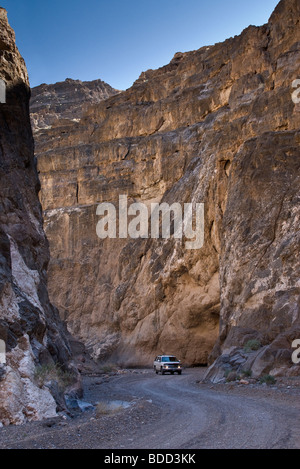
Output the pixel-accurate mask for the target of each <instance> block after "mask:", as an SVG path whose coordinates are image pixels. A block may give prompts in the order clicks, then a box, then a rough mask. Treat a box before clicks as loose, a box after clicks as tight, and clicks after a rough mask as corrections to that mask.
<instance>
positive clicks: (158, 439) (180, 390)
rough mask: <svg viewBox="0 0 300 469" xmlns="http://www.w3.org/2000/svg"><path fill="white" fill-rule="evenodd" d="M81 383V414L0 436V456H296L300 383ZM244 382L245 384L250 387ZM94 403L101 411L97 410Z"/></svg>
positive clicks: (101, 377)
mask: <svg viewBox="0 0 300 469" xmlns="http://www.w3.org/2000/svg"><path fill="white" fill-rule="evenodd" d="M106 371H108V370H102V372H101V374H99V373H98V374H96V373H93V374H91V375H85V376H84V379H83V384H84V397H83V400H84V401H85V402H88V403H89V404H92V405H93V406H91V407H90V408H89V409H88V410H86V411H85V412H82V413H80V414H76V413H74V415H73V416H72V418H71V417H70V416H65V415H64V416H63V415H62V416H60V417H59V418H57V419H50V420H45V421H43V422H34V423H30V424H25V425H21V426H10V427H5V428H2V429H1V430H0V448H1V449H7V448H10V449H13V448H16V449H48V448H49V449H55V448H59V449H68V448H70V449H78V448H84V449H85V448H86V449H89V448H92V449H97V448H101V449H195V448H299V446H300V425H299V423H298V418H297V415H299V410H300V403H299V402H300V400H299V397H300V379H299V378H289V379H288V380H287V379H279V380H277V382H276V384H275V385H272V386H269V385H266V384H264V385H262V384H259V382H254V381H253V382H250V383H249V384H247V385H246V384H240V383H239V382H226V383H221V384H211V383H204V382H203V376H204V374H205V371H206V369H205V368H194V369H186V370H185V371H184V373H183V375H182V376H168V375H166V376H160V375H158V376H157V375H155V374H154V373H153V371H152V370H149V369H148V370H144V369H143V370H119V371H109V372H108V373H107V372H106ZM250 381H251V380H250ZM99 403H100V404H99Z"/></svg>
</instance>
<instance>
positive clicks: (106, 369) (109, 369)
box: [100, 363, 118, 373]
mask: <svg viewBox="0 0 300 469" xmlns="http://www.w3.org/2000/svg"><path fill="white" fill-rule="evenodd" d="M100 369H101V371H102V372H103V373H113V372H116V371H117V370H118V367H117V365H114V364H113V363H105V365H101V366H100Z"/></svg>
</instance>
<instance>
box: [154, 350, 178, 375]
mask: <svg viewBox="0 0 300 469" xmlns="http://www.w3.org/2000/svg"><path fill="white" fill-rule="evenodd" d="M153 368H154V371H155V373H156V374H158V373H159V372H161V374H162V375H164V374H165V373H171V375H173V374H174V373H178V374H179V375H181V372H182V365H181V362H180V360H177V358H176V357H174V355H159V356H158V357H156V358H155V360H154V363H153Z"/></svg>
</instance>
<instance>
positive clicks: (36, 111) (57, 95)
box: [30, 78, 118, 132]
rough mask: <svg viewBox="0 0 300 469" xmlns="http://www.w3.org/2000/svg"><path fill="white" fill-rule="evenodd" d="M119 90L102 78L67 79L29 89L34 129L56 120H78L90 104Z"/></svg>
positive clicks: (46, 126)
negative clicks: (90, 79)
mask: <svg viewBox="0 0 300 469" xmlns="http://www.w3.org/2000/svg"><path fill="white" fill-rule="evenodd" d="M117 93H118V90H115V89H114V88H112V87H111V86H110V85H108V84H107V83H105V82H103V81H101V80H94V81H88V82H87V81H84V82H83V81H80V80H72V79H70V78H67V79H66V80H65V81H64V82H60V83H56V84H55V85H46V84H43V85H40V86H36V87H35V88H33V89H32V94H31V101H30V113H31V121H32V127H33V131H34V132H35V131H37V130H40V129H43V128H49V127H51V126H52V125H56V123H57V121H60V120H61V119H65V120H66V121H71V122H70V124H71V123H72V122H76V121H78V120H79V119H80V118H81V117H82V116H83V114H84V112H85V111H86V109H87V108H88V106H89V104H90V103H99V102H101V101H103V99H106V98H109V97H110V96H113V95H115V94H117Z"/></svg>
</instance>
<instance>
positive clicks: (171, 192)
mask: <svg viewBox="0 0 300 469" xmlns="http://www.w3.org/2000/svg"><path fill="white" fill-rule="evenodd" d="M299 17H300V4H299V1H298V0H282V1H281V2H280V3H279V5H278V6H277V8H276V10H275V11H274V13H273V14H272V16H271V18H270V20H269V22H268V24H266V25H264V26H261V27H254V26H250V27H249V28H247V29H246V30H245V31H243V32H242V34H241V35H240V36H237V37H234V38H231V39H228V40H227V41H225V42H224V43H220V44H216V45H214V46H210V47H203V48H201V49H199V50H197V51H194V52H189V53H177V54H176V55H175V57H174V58H173V60H172V61H171V62H170V64H169V65H167V66H165V67H162V68H161V69H159V70H148V71H147V72H144V73H142V75H141V76H140V78H139V79H138V80H137V81H136V83H135V84H134V85H133V86H132V88H130V89H129V90H127V91H125V92H122V93H119V94H117V95H115V96H113V97H110V98H108V99H106V100H105V101H103V102H101V103H98V104H95V105H91V106H89V108H88V109H87V110H86V112H85V115H84V116H83V117H82V119H81V120H80V121H79V122H73V123H72V125H69V124H66V123H65V122H64V121H63V120H60V121H57V122H56V124H55V126H53V127H52V128H48V129H44V130H39V131H38V132H37V133H36V134H35V138H36V155H37V158H38V168H39V172H40V178H41V184H42V192H41V200H42V205H43V209H44V213H45V229H46V233H47V236H48V238H49V240H50V246H51V263H50V274H49V275H50V278H49V288H50V292H51V299H52V301H53V302H54V303H55V304H56V306H58V308H59V310H60V311H61V313H62V316H63V318H64V319H66V321H67V323H68V327H69V329H70V330H71V331H72V333H73V334H75V335H76V336H77V337H79V338H80V339H82V340H83V341H84V342H85V344H87V345H88V346H89V347H90V349H91V350H92V351H93V354H94V357H97V358H99V359H104V358H107V357H109V358H110V359H111V360H118V361H119V362H123V363H126V364H130V363H134V364H149V363H151V360H152V359H153V356H155V354H157V353H161V352H165V353H174V354H178V355H179V356H180V357H181V358H182V359H183V360H184V362H185V363H187V364H206V363H208V362H209V363H212V362H213V361H214V360H216V359H218V360H217V362H216V363H217V364H216V365H215V368H212V369H211V370H210V374H211V376H215V374H216V373H218V372H219V371H218V370H219V369H220V367H221V368H222V367H223V365H224V363H225V365H226V366H227V365H228V363H229V362H230V356H231V355H230V354H232V353H235V352H236V349H242V347H243V346H244V345H245V343H246V342H247V341H248V340H249V339H255V340H256V341H257V343H260V346H261V347H260V349H259V351H258V352H257V353H256V354H255V357H254V355H251V357H252V362H251V364H250V365H249V366H250V367H252V368H253V369H254V370H256V372H257V374H259V373H261V372H262V371H264V372H273V373H275V374H276V373H280V372H283V370H285V371H286V369H287V368H290V367H291V366H292V362H291V341H292V340H293V339H294V338H298V337H297V336H298V335H299V334H300V329H299V327H300V316H299V288H300V284H299V270H300V269H299V267H300V265H299V164H300V159H299V139H300V134H299V123H300V109H299V104H297V103H296V102H294V101H295V100H294V101H293V99H292V93H293V91H294V89H293V87H292V83H293V81H294V80H295V79H297V78H300V77H299V63H300V52H299V41H300V28H299ZM36 114H37V113H36V112H35V119H43V112H42V115H41V116H40V117H36ZM119 195H127V196H128V203H129V204H130V203H132V202H143V203H145V204H146V205H147V206H148V207H150V204H151V203H153V202H167V203H169V204H172V203H174V202H177V203H181V204H183V203H188V202H194V203H197V202H199V203H204V204H205V233H204V235H205V242H204V246H203V248H202V249H199V250H187V249H186V248H185V240H178V239H174V238H171V239H169V240H163V239H159V240H157V239H135V240H133V239H106V240H102V241H101V240H100V239H99V238H98V237H97V235H96V225H97V222H98V220H99V217H97V216H96V209H97V205H98V204H99V203H100V202H111V203H114V204H115V205H116V206H117V204H118V200H119ZM299 338H300V335H299ZM218 357H219V358H218ZM224 357H225V358H224ZM251 357H250V358H251ZM240 358H241V359H240V360H239V364H241V363H242V362H243V363H244V362H246V361H247V360H248V359H249V357H248V356H246V357H240ZM222 360H223V361H222ZM226 360H227V361H226ZM259 363H260V364H262V363H263V366H262V365H261V366H260V365H259ZM228 366H229V365H228ZM293 370H294V369H293ZM291 372H292V371H291Z"/></svg>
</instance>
